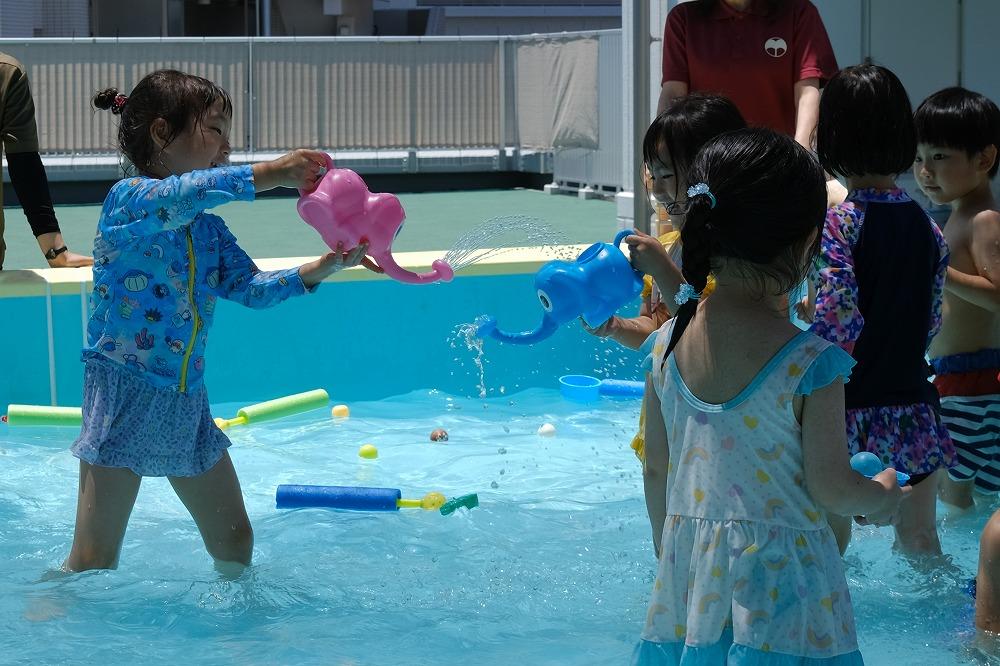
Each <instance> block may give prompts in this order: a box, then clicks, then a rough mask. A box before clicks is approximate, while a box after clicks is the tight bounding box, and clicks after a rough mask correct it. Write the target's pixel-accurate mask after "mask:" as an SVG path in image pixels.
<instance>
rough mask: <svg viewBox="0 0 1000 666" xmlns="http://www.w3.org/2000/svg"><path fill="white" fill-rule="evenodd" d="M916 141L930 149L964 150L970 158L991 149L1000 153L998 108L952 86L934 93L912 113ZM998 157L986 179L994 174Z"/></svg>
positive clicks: (971, 93) (988, 101) (987, 100)
mask: <svg viewBox="0 0 1000 666" xmlns="http://www.w3.org/2000/svg"><path fill="white" fill-rule="evenodd" d="M913 122H914V124H915V125H916V127H917V140H918V141H919V142H920V143H925V144H928V145H931V146H941V147H943V148H954V149H957V150H964V151H965V152H966V153H967V154H968V155H969V157H972V156H973V155H974V154H976V153H978V152H979V151H981V150H983V149H984V148H986V147H988V146H990V145H991V144H992V145H994V146H996V147H997V151H998V152H1000V109H998V108H997V105H996V104H994V103H993V101H992V100H991V99H990V98H988V97H986V96H984V95H980V94H979V93H977V92H972V91H971V90H966V89H965V88H960V87H958V86H955V87H953V88H945V89H944V90H939V91H938V92H936V93H934V94H933V95H931V96H930V97H928V98H927V99H925V100H924V101H923V102H921V104H920V106H919V107H918V108H917V112H916V113H915V114H913ZM998 166H1000V157H998V158H997V159H995V160H993V166H992V167H990V170H989V176H990V178H992V177H993V176H995V175H997V168H998Z"/></svg>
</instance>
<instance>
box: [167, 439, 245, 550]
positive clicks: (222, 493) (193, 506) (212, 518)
mask: <svg viewBox="0 0 1000 666" xmlns="http://www.w3.org/2000/svg"><path fill="white" fill-rule="evenodd" d="M168 479H169V480H170V485H171V486H173V487H174V492H176V493H177V497H179V498H180V500H181V502H183V503H184V506H185V507H187V510H188V511H189V512H190V513H191V517H192V518H194V522H195V524H196V525H198V530H199V531H200V532H201V538H202V539H203V540H204V541H205V548H206V549H208V554H209V555H211V556H212V557H214V558H215V559H216V560H219V561H221V562H236V563H239V564H243V565H248V564H250V557H251V555H252V553H253V528H251V527H250V519H249V518H248V517H247V511H246V508H245V507H244V506H243V493H242V491H241V490H240V480H239V479H238V478H236V470H235V469H233V461H232V460H231V459H230V458H229V452H228V451H226V452H224V453H223V454H222V459H221V460H219V462H218V463H216V464H215V467H213V468H212V469H210V470H208V471H207V472H205V473H204V474H200V475H199V476H190V477H183V476H171V477H168Z"/></svg>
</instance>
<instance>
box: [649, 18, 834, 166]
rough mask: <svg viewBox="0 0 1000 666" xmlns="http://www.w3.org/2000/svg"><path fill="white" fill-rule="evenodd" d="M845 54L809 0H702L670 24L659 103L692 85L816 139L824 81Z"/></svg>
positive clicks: (806, 140) (757, 121)
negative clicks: (838, 54) (837, 54)
mask: <svg viewBox="0 0 1000 666" xmlns="http://www.w3.org/2000/svg"><path fill="white" fill-rule="evenodd" d="M837 69H838V68H837V60H836V58H835V57H834V55H833V47H832V46H830V38H829V36H828V35H827V34H826V28H825V27H824V26H823V21H822V19H820V16H819V12H818V11H816V7H815V6H813V4H812V3H811V2H809V0H695V1H694V2H684V3H682V4H680V5H677V6H676V7H674V8H673V9H672V10H671V11H670V13H669V14H668V15H667V21H666V26H665V28H664V30H663V79H662V86H663V87H662V88H661V90H660V101H659V105H658V111H662V110H663V109H665V108H666V107H667V105H668V104H669V103H670V101H671V100H672V99H675V98H677V97H681V96H683V95H686V94H688V92H694V91H704V92H716V93H721V94H723V95H725V96H727V97H729V98H730V99H731V100H733V102H734V103H735V104H736V106H737V107H738V108H739V110H740V112H741V113H742V114H743V116H744V117H745V118H746V120H747V123H748V124H750V125H755V126H762V127H769V128H771V129H773V130H775V131H778V132H784V133H785V134H788V135H790V136H794V137H795V139H796V140H797V141H798V142H799V143H801V144H802V145H804V146H806V147H807V148H809V147H811V144H812V135H813V131H814V130H815V128H816V121H817V120H818V118H819V95H820V93H819V91H820V86H821V84H822V83H823V82H824V81H825V80H827V79H829V78H830V77H831V76H833V75H834V74H835V73H836V72H837Z"/></svg>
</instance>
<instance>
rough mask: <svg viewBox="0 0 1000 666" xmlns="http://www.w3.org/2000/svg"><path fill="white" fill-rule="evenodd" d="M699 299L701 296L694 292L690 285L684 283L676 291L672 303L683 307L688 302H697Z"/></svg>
mask: <svg viewBox="0 0 1000 666" xmlns="http://www.w3.org/2000/svg"><path fill="white" fill-rule="evenodd" d="M700 298H701V294H700V293H699V292H697V291H695V290H694V287H692V286H691V285H690V284H688V283H687V282H685V283H684V284H682V285H681V288H680V290H678V292H677V295H675V296H674V303H676V304H677V305H684V304H685V303H687V302H688V301H697V300H699V299H700Z"/></svg>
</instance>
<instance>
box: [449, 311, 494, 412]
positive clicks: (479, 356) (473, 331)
mask: <svg viewBox="0 0 1000 666" xmlns="http://www.w3.org/2000/svg"><path fill="white" fill-rule="evenodd" d="M478 330H479V320H476V321H475V322H473V323H471V324H459V325H458V326H456V327H455V337H456V338H458V339H459V340H464V341H465V346H466V348H467V349H469V350H471V351H472V352H473V353H474V354H475V356H474V357H473V359H472V362H473V363H475V364H476V368H477V369H478V370H479V383H478V384H476V388H477V389H479V397H480V398H485V397H486V368H485V367H484V365H483V353H484V352H483V339H482V338H481V337H479V335H478V334H477V331H478ZM452 346H454V344H452Z"/></svg>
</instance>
